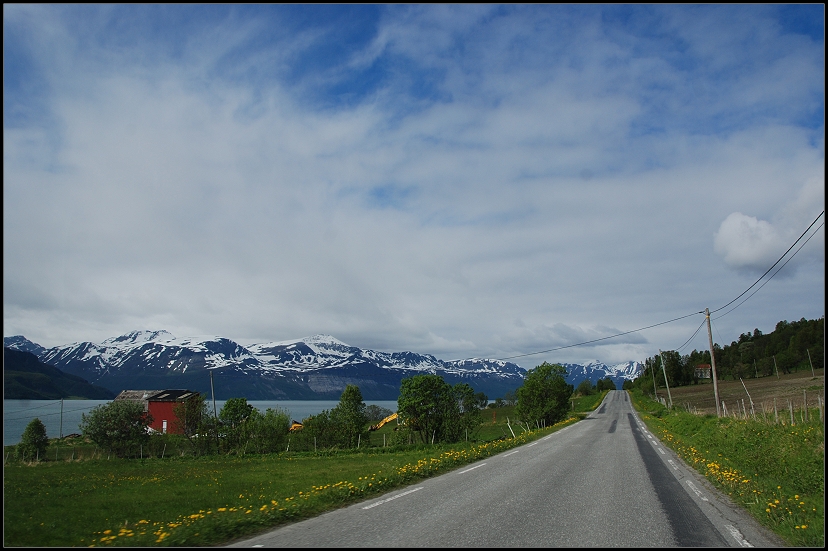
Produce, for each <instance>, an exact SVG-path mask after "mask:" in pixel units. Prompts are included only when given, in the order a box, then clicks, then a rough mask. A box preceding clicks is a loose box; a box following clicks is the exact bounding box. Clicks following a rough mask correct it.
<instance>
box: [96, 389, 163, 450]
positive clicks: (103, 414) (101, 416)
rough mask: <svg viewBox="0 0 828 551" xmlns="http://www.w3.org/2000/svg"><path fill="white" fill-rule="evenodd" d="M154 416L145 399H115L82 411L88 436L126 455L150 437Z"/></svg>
mask: <svg viewBox="0 0 828 551" xmlns="http://www.w3.org/2000/svg"><path fill="white" fill-rule="evenodd" d="M150 423H152V416H151V415H150V414H149V413H148V412H146V411H144V404H143V403H142V402H138V401H133V400H113V401H111V402H109V403H108V404H102V405H99V406H96V407H94V408H92V410H91V411H90V412H89V414H88V415H87V414H86V413H83V414H81V423H80V429H81V432H82V434H83V435H84V436H86V437H87V438H89V439H90V440H92V441H93V442H94V443H95V444H97V445H98V446H100V447H102V448H106V449H109V450H111V451H113V452H114V453H115V454H116V455H117V456H118V457H124V456H125V455H127V454H128V453H129V452H130V451H132V452H133V453H135V451H136V450H137V448H138V446H140V445H143V444H146V443H147V441H148V440H149V425H150Z"/></svg>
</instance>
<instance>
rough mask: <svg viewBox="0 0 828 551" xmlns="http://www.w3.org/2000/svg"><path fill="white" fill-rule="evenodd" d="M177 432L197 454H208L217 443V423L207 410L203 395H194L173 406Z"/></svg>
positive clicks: (174, 423) (174, 424) (174, 425)
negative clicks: (188, 442)
mask: <svg viewBox="0 0 828 551" xmlns="http://www.w3.org/2000/svg"><path fill="white" fill-rule="evenodd" d="M173 414H174V415H175V421H174V422H173V427H174V429H175V431H177V432H179V433H181V434H183V435H184V437H185V438H187V440H189V441H190V444H191V445H192V446H193V450H194V451H195V453H196V454H197V455H198V454H201V453H207V452H209V451H210V448H211V447H212V445H213V444H214V443H215V441H216V434H215V431H216V426H215V425H216V423H215V419H213V418H212V417H211V416H210V414H209V413H208V410H207V399H206V397H205V396H204V395H203V394H194V395H192V396H190V397H189V398H187V399H186V400H184V401H183V402H179V403H177V404H175V405H174V406H173Z"/></svg>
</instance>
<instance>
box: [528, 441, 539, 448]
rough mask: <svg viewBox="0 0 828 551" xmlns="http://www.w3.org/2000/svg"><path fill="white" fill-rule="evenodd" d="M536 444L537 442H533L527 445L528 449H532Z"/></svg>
mask: <svg viewBox="0 0 828 551" xmlns="http://www.w3.org/2000/svg"><path fill="white" fill-rule="evenodd" d="M535 444H537V442H532V443H531V444H527V445H526V447H527V448H531V447H532V446H534V445H535Z"/></svg>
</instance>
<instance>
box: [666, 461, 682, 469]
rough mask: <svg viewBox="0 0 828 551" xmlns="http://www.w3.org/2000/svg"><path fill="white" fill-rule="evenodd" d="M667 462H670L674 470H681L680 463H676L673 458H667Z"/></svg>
mask: <svg viewBox="0 0 828 551" xmlns="http://www.w3.org/2000/svg"><path fill="white" fill-rule="evenodd" d="M667 463H669V464H670V466H672V467H673V470H674V471H677V470H679V469H678V465H676V463H675V461H673V460H672V459H668V460H667Z"/></svg>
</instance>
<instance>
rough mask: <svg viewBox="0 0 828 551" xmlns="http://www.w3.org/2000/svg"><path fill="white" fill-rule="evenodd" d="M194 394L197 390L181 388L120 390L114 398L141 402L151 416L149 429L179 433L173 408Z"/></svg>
mask: <svg viewBox="0 0 828 551" xmlns="http://www.w3.org/2000/svg"><path fill="white" fill-rule="evenodd" d="M196 395H198V392H194V391H192V390H183V389H168V390H122V391H121V393H120V394H118V396H116V397H115V399H116V400H133V401H136V402H142V403H143V405H144V411H146V412H147V413H149V414H150V415H151V416H152V423H150V429H152V430H155V431H158V432H161V433H170V434H181V429H180V428H179V427H178V424H177V423H176V420H177V418H176V416H175V413H174V412H173V408H174V407H175V406H176V405H177V404H180V403H181V402H185V401H186V400H188V399H190V398H192V397H193V396H196Z"/></svg>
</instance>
